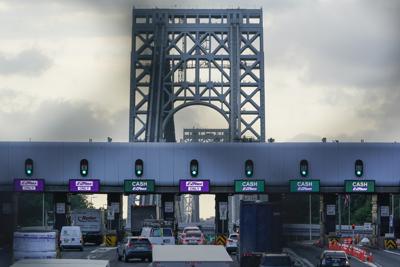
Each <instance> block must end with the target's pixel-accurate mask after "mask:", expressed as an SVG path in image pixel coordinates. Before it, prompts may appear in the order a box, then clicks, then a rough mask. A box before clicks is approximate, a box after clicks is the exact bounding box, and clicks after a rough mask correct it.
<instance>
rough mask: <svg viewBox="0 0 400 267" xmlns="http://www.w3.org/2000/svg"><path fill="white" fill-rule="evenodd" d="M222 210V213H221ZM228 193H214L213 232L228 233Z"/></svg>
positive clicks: (218, 233) (217, 233)
mask: <svg viewBox="0 0 400 267" xmlns="http://www.w3.org/2000/svg"><path fill="white" fill-rule="evenodd" d="M221 212H222V213H221ZM228 217H229V216H228V194H216V195H215V233H216V235H226V236H227V235H228V234H229V229H228Z"/></svg>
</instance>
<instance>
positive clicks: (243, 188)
mask: <svg viewBox="0 0 400 267" xmlns="http://www.w3.org/2000/svg"><path fill="white" fill-rule="evenodd" d="M264 192H265V181H264V180H247V179H245V180H235V193H264Z"/></svg>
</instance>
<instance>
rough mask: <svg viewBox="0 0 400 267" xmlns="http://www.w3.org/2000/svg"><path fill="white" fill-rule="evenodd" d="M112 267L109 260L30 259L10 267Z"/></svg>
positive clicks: (17, 262)
mask: <svg viewBox="0 0 400 267" xmlns="http://www.w3.org/2000/svg"><path fill="white" fill-rule="evenodd" d="M70 266H80V267H110V262H109V261H108V260H80V259H29V260H19V261H16V262H15V263H14V264H13V265H11V266H10V267H70Z"/></svg>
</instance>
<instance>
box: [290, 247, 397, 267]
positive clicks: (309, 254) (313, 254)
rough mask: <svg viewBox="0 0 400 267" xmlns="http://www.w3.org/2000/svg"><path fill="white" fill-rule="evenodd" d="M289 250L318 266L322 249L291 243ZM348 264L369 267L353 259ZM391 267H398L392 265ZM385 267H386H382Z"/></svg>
mask: <svg viewBox="0 0 400 267" xmlns="http://www.w3.org/2000/svg"><path fill="white" fill-rule="evenodd" d="M289 248H291V249H292V250H293V251H294V252H295V253H296V254H297V255H298V256H300V257H302V258H304V259H306V260H308V262H310V263H311V264H312V265H313V266H317V264H318V259H317V257H319V256H320V255H321V253H322V251H323V249H321V248H318V247H316V246H313V245H306V244H302V243H291V244H290V245H289ZM350 264H351V267H365V266H370V267H371V265H368V264H367V263H363V262H360V261H358V260H357V259H355V258H351V259H350ZM393 266H399V265H393ZM384 267H386V265H385V266H384ZM387 267H391V266H390V265H387Z"/></svg>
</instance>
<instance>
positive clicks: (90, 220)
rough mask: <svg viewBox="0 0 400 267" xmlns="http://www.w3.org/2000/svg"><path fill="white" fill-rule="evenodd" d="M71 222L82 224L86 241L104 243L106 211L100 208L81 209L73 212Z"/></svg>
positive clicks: (75, 224) (76, 224)
mask: <svg viewBox="0 0 400 267" xmlns="http://www.w3.org/2000/svg"><path fill="white" fill-rule="evenodd" d="M71 224H72V225H73V226H80V227H81V231H82V236H83V242H84V243H95V244H97V245H100V244H101V243H103V236H104V232H105V225H104V211H103V210H100V209H79V210H73V211H72V212H71Z"/></svg>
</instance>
